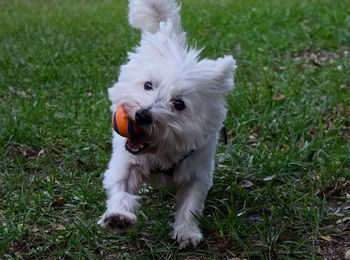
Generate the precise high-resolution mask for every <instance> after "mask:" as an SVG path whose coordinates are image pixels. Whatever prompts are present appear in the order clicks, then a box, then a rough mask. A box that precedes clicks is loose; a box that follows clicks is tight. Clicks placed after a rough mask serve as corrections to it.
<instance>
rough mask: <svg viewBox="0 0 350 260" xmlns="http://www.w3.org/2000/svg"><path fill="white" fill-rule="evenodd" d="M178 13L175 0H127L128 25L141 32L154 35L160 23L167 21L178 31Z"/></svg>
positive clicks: (178, 8) (179, 26) (178, 9)
mask: <svg viewBox="0 0 350 260" xmlns="http://www.w3.org/2000/svg"><path fill="white" fill-rule="evenodd" d="M179 13H180V7H179V6H178V5H177V4H176V2H175V0H129V23H130V25H131V26H133V27H135V28H137V29H140V30H141V31H142V32H148V33H156V32H157V31H158V30H159V23H160V22H169V21H171V23H172V26H173V28H174V29H175V30H176V31H180V30H181V25H180V23H181V22H180V14H179Z"/></svg>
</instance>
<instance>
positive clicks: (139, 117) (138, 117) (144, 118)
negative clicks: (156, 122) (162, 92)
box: [135, 108, 153, 126]
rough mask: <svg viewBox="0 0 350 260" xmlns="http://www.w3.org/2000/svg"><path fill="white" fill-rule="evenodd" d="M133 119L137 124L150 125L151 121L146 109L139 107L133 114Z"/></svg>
mask: <svg viewBox="0 0 350 260" xmlns="http://www.w3.org/2000/svg"><path fill="white" fill-rule="evenodd" d="M135 121H136V123H138V124H139V125H144V126H145V125H150V124H151V123H152V121H153V119H152V115H151V113H150V111H149V110H148V109H143V108H141V109H139V110H137V111H136V114H135Z"/></svg>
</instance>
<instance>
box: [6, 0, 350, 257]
mask: <svg viewBox="0 0 350 260" xmlns="http://www.w3.org/2000/svg"><path fill="white" fill-rule="evenodd" d="M349 14H350V5H349V2H348V1H346V0H339V1H331V0H310V1H302V0H291V1H278V0H269V1H262V0H259V1H253V0H248V1H247V0H235V1H231V0H221V1H214V0H196V1H195V0H188V1H182V17H183V26H184V28H185V30H186V31H187V32H188V35H189V39H190V43H191V44H192V45H194V44H196V45H197V46H198V47H203V46H205V47H206V48H205V50H204V52H203V56H209V57H211V58H215V57H218V56H222V55H225V54H232V55H234V57H235V58H236V59H237V62H238V71H237V74H236V89H235V90H234V91H233V92H232V93H230V95H229V96H228V102H229V113H228V118H227V121H226V126H227V130H228V132H229V137H230V138H229V143H228V144H227V145H223V144H221V145H220V146H219V147H218V153H217V168H216V175H215V180H214V183H215V184H214V186H213V188H212V189H211V191H210V193H209V196H208V199H207V202H206V208H205V212H204V216H203V218H201V220H200V222H201V228H202V230H203V233H204V235H205V240H204V241H203V242H202V243H201V244H200V246H199V247H198V249H197V250H182V251H181V250H179V249H178V247H177V245H176V244H175V243H174V242H173V241H172V240H171V239H170V237H169V232H170V227H169V223H171V217H170V215H171V213H172V212H173V211H174V209H173V202H174V199H173V192H172V191H171V190H168V189H162V190H155V189H145V190H143V191H142V193H141V195H142V197H143V199H142V205H143V206H142V208H141V213H140V214H139V222H138V224H137V226H136V228H135V229H134V230H132V231H130V232H128V233H126V234H124V235H119V236H116V235H113V234H109V233H107V232H105V231H103V230H101V229H100V228H99V227H98V226H97V224H96V221H97V219H98V217H99V216H100V215H101V214H102V213H103V210H104V200H105V193H104V191H103V189H102V185H101V182H102V179H101V178H102V176H101V173H102V172H103V171H104V169H105V168H106V165H107V162H108V159H109V153H110V135H111V129H110V122H109V119H110V113H109V101H108V98H107V88H108V87H109V86H110V85H111V84H112V82H113V81H114V80H115V78H116V75H117V72H118V68H119V66H120V65H121V64H123V62H124V61H125V58H126V52H127V51H128V50H130V49H131V48H132V46H134V45H135V44H136V43H137V42H138V39H139V34H138V32H137V31H134V30H132V29H130V28H129V27H128V24H127V19H126V15H127V2H126V1H125V0H123V1H108V0H103V1H91V0H79V1H44V0H40V1H24V0H23V1H19V0H16V1H10V0H6V1H1V2H0V198H1V204H0V258H25V259H28V258H44V259H47V258H49V257H54V258H63V257H64V258H92V259H93V258H101V257H103V258H107V259H108V258H110V259H113V258H114V259H115V258H122V257H124V258H139V257H140V256H143V257H144V258H166V259H171V258H187V259H193V258H199V259H203V258H220V259H222V258H232V257H234V256H236V257H240V258H250V259H256V258H262V259H268V258H270V259H276V258H278V259H289V258H306V259H311V258H323V257H328V258H329V259H331V258H334V259H340V258H341V257H343V255H344V254H345V249H346V248H349V247H350V241H349V237H350V232H349V228H348V226H347V225H349V222H346V221H343V222H342V220H344V218H345V217H346V216H349V203H350V197H349V196H350V195H349V190H350V48H349V46H350V16H349ZM278 95H283V96H279V97H280V98H278ZM276 99H277V100H276ZM278 99H279V100H278ZM247 181H250V182H251V183H249V184H250V185H248V186H251V184H252V186H251V187H247V185H243V184H247V183H248V182H247ZM337 221H338V222H337ZM322 236H323V237H322ZM327 236H329V237H327ZM328 238H329V239H330V240H331V241H327V240H329V239H328Z"/></svg>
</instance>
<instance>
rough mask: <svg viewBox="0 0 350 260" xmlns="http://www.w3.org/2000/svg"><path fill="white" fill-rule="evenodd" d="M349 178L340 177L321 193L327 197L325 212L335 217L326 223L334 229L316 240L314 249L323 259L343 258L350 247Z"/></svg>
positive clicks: (330, 216)
mask: <svg viewBox="0 0 350 260" xmlns="http://www.w3.org/2000/svg"><path fill="white" fill-rule="evenodd" d="M349 192H350V180H349V179H347V178H345V177H342V178H339V179H338V180H337V181H336V182H335V184H334V185H332V186H329V187H327V188H326V189H325V190H324V191H323V192H322V195H323V196H324V197H325V198H327V203H326V214H327V215H328V216H329V218H331V219H337V220H335V221H334V223H329V224H328V225H329V226H331V227H332V229H334V230H335V231H334V232H332V233H330V234H326V235H325V236H322V237H320V238H319V239H318V240H317V241H316V250H317V252H318V253H319V254H320V255H321V256H322V258H323V259H327V260H328V259H344V257H345V253H346V252H347V251H348V250H349V249H350V193H349Z"/></svg>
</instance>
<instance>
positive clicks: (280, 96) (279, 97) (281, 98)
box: [272, 94, 285, 101]
mask: <svg viewBox="0 0 350 260" xmlns="http://www.w3.org/2000/svg"><path fill="white" fill-rule="evenodd" d="M284 98H285V96H284V95H281V94H278V95H274V96H273V97H272V100H275V101H281V100H283V99H284Z"/></svg>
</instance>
